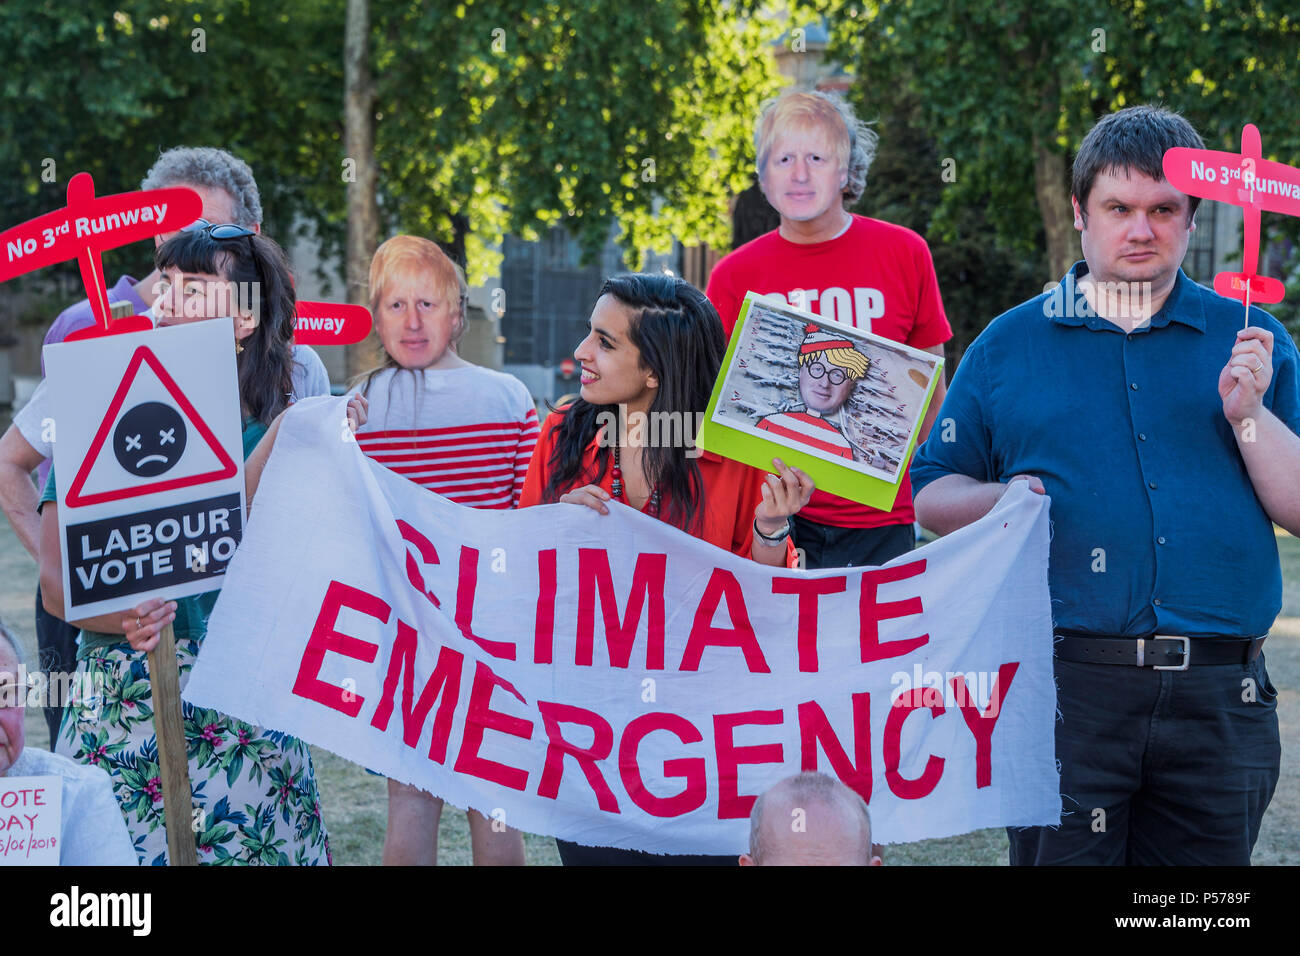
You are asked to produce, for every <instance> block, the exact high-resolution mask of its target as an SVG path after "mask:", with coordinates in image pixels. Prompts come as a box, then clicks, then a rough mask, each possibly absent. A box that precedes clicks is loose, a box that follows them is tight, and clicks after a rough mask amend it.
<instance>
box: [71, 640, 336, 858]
mask: <svg viewBox="0 0 1300 956" xmlns="http://www.w3.org/2000/svg"><path fill="white" fill-rule="evenodd" d="M199 644H200V642H199V641H195V640H192V639H185V638H182V637H180V635H177V638H176V659H177V663H178V664H179V666H180V686H181V687H182V689H183V688H184V687H185V684H186V683H187V682H188V680H189V673H190V668H191V667H193V665H194V656H195V654H196V653H197V652H198V648H199ZM77 671H78V673H77V679H76V680H75V681H74V682H73V695H72V700H71V702H70V703H69V705H68V707H67V709H66V710H65V711H64V714H63V724H62V726H61V727H60V728H59V741H58V752H59V753H61V754H63V755H64V756H66V757H69V758H71V759H73V760H76V761H78V762H80V763H87V764H94V765H95V766H97V767H102V768H103V769H104V770H106V771H108V774H109V776H110V777H112V780H113V793H114V795H115V796H116V797H117V802H118V806H120V807H121V809H122V815H123V816H124V817H125V818H126V826H127V829H128V830H129V831H130V833H131V839H132V841H133V842H134V844H135V852H136V855H137V856H138V858H139V860H140V863H141V865H144V864H146V863H147V864H151V865H154V866H165V865H166V864H167V831H166V829H165V826H164V821H163V804H162V784H161V782H160V770H159V766H158V742H157V739H156V738H155V736H154V727H153V706H152V705H153V698H152V694H151V690H150V686H149V668H148V658H147V657H146V656H145V655H144V654H142V653H137V652H135V651H132V650H131V648H130V646H129V645H127V644H125V643H123V644H120V645H114V646H111V647H105V648H102V649H98V650H96V651H95V652H94V654H93V656H92V657H90V658H89V659H87V660H81V661H79V662H78V665H77ZM181 710H182V715H183V718H184V723H185V741H186V745H187V747H186V749H187V750H188V754H189V765H190V787H191V789H192V791H193V794H194V803H193V808H192V811H191V814H190V815H189V816H187V818H186V819H185V820H184V825H185V826H186V827H189V828H191V829H192V830H193V831H194V833H195V837H196V840H197V843H198V857H199V863H201V864H202V863H211V864H225V865H233V864H257V865H269V866H291V865H297V866H317V865H329V863H330V850H329V837H328V835H327V834H326V832H325V823H324V820H323V819H322V818H321V811H320V796H319V794H318V792H317V790H316V775H315V772H314V771H313V769H312V763H311V753H310V752H309V751H308V749H307V745H306V744H305V743H303V742H302V741H301V740H299V739H298V738H296V737H291V736H289V735H288V734H282V733H279V732H277V731H273V730H263V729H262V728H260V727H255V726H253V725H252V724H246V723H244V722H243V721H240V720H236V719H235V718H233V717H227V716H226V715H225V714H222V713H218V712H217V711H215V710H207V709H204V708H202V707H193V706H191V705H190V704H188V703H185V702H184V701H182V703H181Z"/></svg>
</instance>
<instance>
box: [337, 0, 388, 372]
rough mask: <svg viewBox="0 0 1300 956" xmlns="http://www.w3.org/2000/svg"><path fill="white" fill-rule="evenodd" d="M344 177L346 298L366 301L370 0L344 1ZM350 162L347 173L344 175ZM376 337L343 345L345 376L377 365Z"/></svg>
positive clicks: (371, 139) (370, 231)
mask: <svg viewBox="0 0 1300 956" xmlns="http://www.w3.org/2000/svg"><path fill="white" fill-rule="evenodd" d="M343 146H344V156H345V158H346V159H348V160H351V163H345V164H344V179H345V180H346V182H347V188H348V245H347V289H348V292H347V297H348V301H349V302H351V303H352V304H354V305H365V306H368V305H369V304H370V292H369V288H368V280H369V276H370V259H371V257H372V256H374V254H375V249H376V247H378V245H379V205H378V202H377V201H376V198H375V89H374V83H373V80H372V78H371V75H370V0H348V8H347V23H346V26H345V27H344V35H343ZM349 166H351V167H352V168H351V170H350V172H351V175H348V173H349V169H348V167H349ZM378 358H379V339H378V336H377V335H375V334H374V333H373V332H372V333H371V334H370V336H369V337H368V338H367V339H366V340H365V341H364V342H359V343H357V344H356V345H349V346H348V349H347V371H348V377H349V378H351V377H352V376H354V375H358V374H360V373H361V372H364V371H366V370H367V369H370V368H373V367H374V366H375V365H377V364H378Z"/></svg>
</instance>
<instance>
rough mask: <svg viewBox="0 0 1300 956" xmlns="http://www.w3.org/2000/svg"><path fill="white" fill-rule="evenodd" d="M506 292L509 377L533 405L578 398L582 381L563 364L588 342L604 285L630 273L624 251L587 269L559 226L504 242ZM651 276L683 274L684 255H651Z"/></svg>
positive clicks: (608, 251) (606, 253)
mask: <svg viewBox="0 0 1300 956" xmlns="http://www.w3.org/2000/svg"><path fill="white" fill-rule="evenodd" d="M501 251H502V263H501V286H502V288H503V289H504V290H505V313H504V314H503V315H502V317H501V335H502V336H503V337H504V338H505V356H504V358H505V362H504V366H503V371H506V372H509V373H510V374H511V375H514V376H516V377H518V378H519V379H520V380H521V381H522V382H523V383H524V384H525V385H526V386H528V390H529V391H530V392H531V393H532V395H533V397H534V398H536V399H539V400H544V401H552V402H553V401H555V400H556V399H557V398H559V397H561V396H562V395H567V394H569V393H571V392H576V391H577V390H578V374H577V372H576V370H571V371H569V373H568V374H567V375H565V373H564V368H565V366H564V360H565V359H572V358H573V350H574V349H575V348H576V347H577V345H578V343H579V342H581V341H582V340H583V339H584V338H585V337H586V335H587V319H589V318H590V317H591V310H592V307H593V306H594V305H595V304H596V297H597V295H598V293H599V292H600V287H601V285H602V284H604V282H605V279H606V277H608V276H610V275H613V274H615V273H618V272H626V271H628V270H627V266H626V265H624V263H623V250H622V249H621V248H619V247H618V246H617V245H616V244H615V243H614V242H613V241H610V242H607V243H606V244H605V247H604V248H603V249H602V250H601V252H600V256H599V257H598V258H597V260H596V261H595V262H592V263H590V264H588V265H583V264H582V262H581V250H580V249H579V246H578V243H577V242H576V241H575V240H574V239H573V237H571V236H570V235H569V233H568V232H567V231H566V230H565V229H564V228H563V227H560V226H556V227H554V228H553V229H551V230H550V231H549V232H548V233H547V234H546V235H545V237H544V238H542V239H541V240H540V241H537V242H529V241H526V240H524V239H519V238H517V237H515V236H506V239H505V244H504V246H503V247H502V250H501ZM642 271H645V272H670V273H672V274H674V275H679V274H680V272H681V249H680V247H677V246H675V247H674V249H673V251H672V252H671V253H669V254H668V255H656V254H654V253H651V254H649V255H648V256H647V258H646V261H645V263H644V264H643V265H642Z"/></svg>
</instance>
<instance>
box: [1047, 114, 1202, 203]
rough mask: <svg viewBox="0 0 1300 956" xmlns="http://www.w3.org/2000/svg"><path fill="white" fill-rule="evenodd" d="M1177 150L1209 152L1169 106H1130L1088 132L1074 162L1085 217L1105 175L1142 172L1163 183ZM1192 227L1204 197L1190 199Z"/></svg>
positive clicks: (1076, 189) (1076, 188)
mask: <svg viewBox="0 0 1300 956" xmlns="http://www.w3.org/2000/svg"><path fill="white" fill-rule="evenodd" d="M1175 146H1186V147H1189V148H1191V149H1204V148H1205V143H1204V142H1203V141H1202V140H1201V137H1200V135H1199V134H1198V133H1197V132H1196V130H1195V129H1193V128H1192V124H1191V123H1189V122H1187V120H1185V119H1183V118H1182V117H1181V116H1179V115H1178V114H1177V113H1175V112H1173V111H1172V110H1167V109H1165V108H1164V107H1163V106H1130V107H1129V108H1128V109H1126V110H1120V111H1119V112H1118V113H1111V114H1109V115H1108V116H1103V117H1102V118H1101V120H1100V122H1098V123H1097V125H1096V126H1094V127H1093V128H1092V129H1090V130H1089V131H1088V135H1087V136H1085V137H1084V138H1083V142H1082V143H1081V144H1080V145H1079V152H1078V154H1077V155H1076V156H1075V157H1074V178H1073V181H1072V182H1071V183H1070V192H1071V194H1072V195H1073V196H1074V198H1075V199H1077V200H1079V208H1080V209H1081V210H1083V213H1084V215H1085V217H1086V216H1087V212H1088V194H1089V193H1091V192H1092V184H1093V182H1094V181H1095V180H1096V178H1097V177H1098V176H1099V175H1101V174H1102V173H1109V172H1111V171H1112V170H1123V171H1126V172H1127V171H1132V170H1137V171H1138V172H1139V173H1142V174H1143V175H1145V176H1149V177H1150V178H1151V179H1154V180H1156V181H1157V182H1160V181H1163V180H1164V178H1165V170H1164V156H1165V150H1167V149H1172V148H1173V147H1175ZM1187 199H1188V209H1187V221H1188V222H1191V221H1192V216H1194V215H1195V214H1196V207H1197V206H1198V205H1200V202H1201V200H1200V197H1198V196H1188V197H1187Z"/></svg>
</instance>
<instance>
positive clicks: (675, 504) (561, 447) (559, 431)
mask: <svg viewBox="0 0 1300 956" xmlns="http://www.w3.org/2000/svg"><path fill="white" fill-rule="evenodd" d="M605 294H609V295H612V296H613V297H614V298H615V299H617V300H618V301H619V302H621V303H622V304H623V305H626V306H630V307H631V308H632V310H633V314H632V317H631V320H630V321H629V323H628V337H629V338H630V339H631V342H632V344H633V345H635V346H636V347H637V349H638V350H640V352H641V367H642V368H644V369H648V370H650V371H651V372H653V373H654V375H655V378H657V379H658V380H659V389H658V391H657V392H656V393H655V398H654V402H653V403H652V404H651V405H650V416H651V420H652V421H653V420H654V416H655V415H656V413H665V412H667V413H677V414H678V415H679V416H681V418H682V419H684V421H683V432H684V433H685V436H687V437H689V439H690V441H691V442H694V440H695V423H696V417H697V413H703V412H704V410H705V408H706V407H708V404H709V395H710V393H711V392H712V391H713V382H714V379H716V378H717V376H718V369H719V368H720V367H721V365H722V355H723V353H724V352H725V351H726V344H727V343H726V338H725V337H724V335H723V332H722V321H721V320H720V319H719V318H718V312H717V310H716V309H714V308H713V305H712V304H711V303H710V302H709V300H708V299H706V298H705V297H704V293H703V292H701V291H700V290H699V289H697V288H695V286H693V285H691V284H690V283H689V282H687V281H686V280H685V279H678V278H676V277H674V276H668V275H660V274H657V273H628V274H624V275H616V276H611V277H610V278H608V279H606V280H605V284H604V285H603V286H601V289H600V295H605ZM610 414H612V415H613V416H614V421H618V420H619V419H618V407H617V406H615V405H593V404H591V403H590V402H587V401H584V400H583V399H582V398H579V399H578V400H577V401H575V402H574V403H573V404H572V405H570V406H568V408H566V409H565V410H564V418H563V420H562V421H561V422H560V425H559V426H558V427H557V428H556V435H555V447H554V449H553V450H552V452H551V457H550V460H549V461H548V462H547V466H548V470H549V471H550V480H549V481H548V482H547V483H546V488H545V490H544V491H543V493H542V500H543V501H558V500H559V498H560V496H561V495H562V494H564V493H565V492H566V491H568V490H569V489H571V488H572V487H573V486H574V485H576V484H578V483H580V482H583V481H593V482H599V481H600V480H601V479H602V478H604V476H605V472H606V471H607V470H608V468H609V467H610V465H611V463H612V460H613V454H612V453H611V451H610V448H609V447H608V443H602V446H601V447H600V448H598V449H597V451H596V465H597V471H596V474H595V475H592V476H584V475H583V474H582V457H583V454H584V452H585V451H586V450H587V446H588V445H590V444H591V442H592V439H594V438H595V437H596V433H597V431H599V429H600V426H601V423H602V422H605V421H609V418H608V417H602V415H605V416H608V415H610ZM657 431H658V432H659V434H662V433H663V431H664V429H658V430H657ZM612 437H613V440H614V441H618V440H619V438H620V436H618V435H614V436H612ZM641 462H642V467H643V468H644V469H645V476H646V480H647V481H648V482H649V483H650V487H651V488H654V487H658V488H660V489H661V492H662V494H663V495H664V497H665V498H666V504H667V512H666V514H665V518H666V519H667V520H668V522H669V523H671V524H673V525H675V526H677V527H678V528H681V529H682V530H683V531H687V532H692V531H694V530H695V529H696V528H698V527H699V525H700V522H701V518H702V516H703V508H702V505H703V502H702V501H701V492H702V490H703V488H702V485H701V484H700V469H699V465H697V464H696V462H695V459H693V458H689V457H687V455H686V449H685V448H668V447H663V446H661V445H659V444H657V443H654V444H651V445H650V446H649V447H647V448H646V449H645V450H644V452H643V453H642V459H641Z"/></svg>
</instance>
